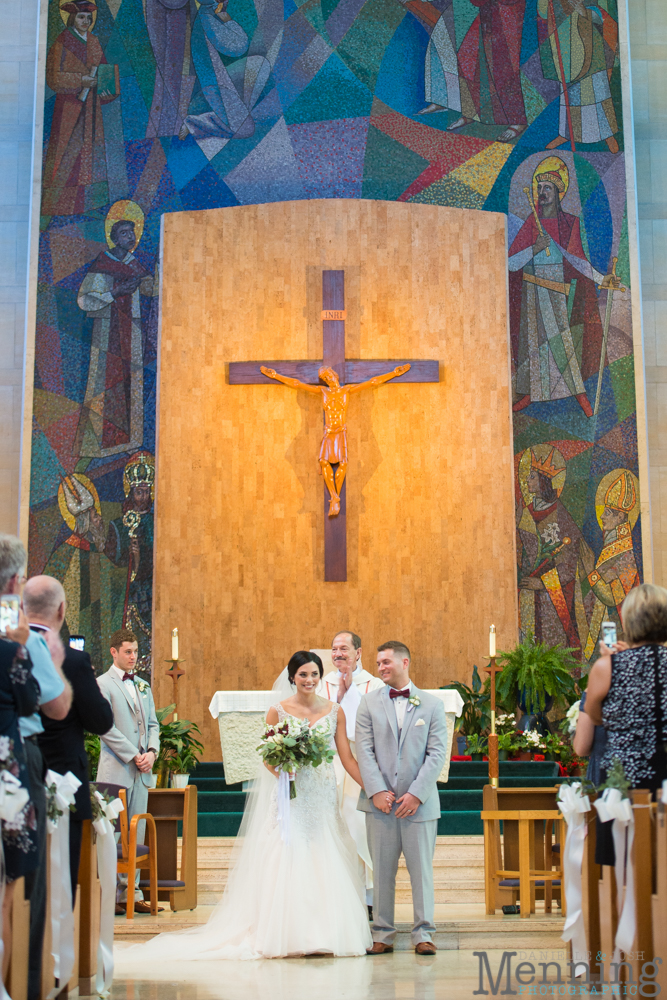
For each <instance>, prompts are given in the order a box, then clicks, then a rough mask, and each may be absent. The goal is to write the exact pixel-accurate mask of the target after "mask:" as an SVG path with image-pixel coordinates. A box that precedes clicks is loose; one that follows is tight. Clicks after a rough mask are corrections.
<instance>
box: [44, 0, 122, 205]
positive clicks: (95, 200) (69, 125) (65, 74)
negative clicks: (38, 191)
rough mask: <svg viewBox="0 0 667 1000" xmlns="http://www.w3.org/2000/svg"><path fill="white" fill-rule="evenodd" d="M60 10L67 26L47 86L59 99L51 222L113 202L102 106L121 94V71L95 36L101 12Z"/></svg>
mask: <svg viewBox="0 0 667 1000" xmlns="http://www.w3.org/2000/svg"><path fill="white" fill-rule="evenodd" d="M60 10H61V11H62V12H64V13H65V14H66V15H67V26H66V28H65V30H64V31H61V33H60V34H59V35H58V37H57V38H56V40H55V42H54V43H53V45H52V46H51V48H50V49H49V53H48V56H47V58H46V82H47V84H48V86H49V87H50V88H51V90H52V91H54V93H55V95H56V98H55V104H54V106H53V117H52V120H51V129H50V132H49V145H48V149H47V151H46V160H45V163H44V174H43V181H42V185H43V198H42V215H46V216H49V215H74V214H81V213H83V212H86V211H89V210H90V209H93V208H97V207H99V206H100V205H104V204H105V202H108V200H109V192H108V189H107V183H106V182H107V161H106V151H105V143H104V120H103V116H102V105H104V104H108V103H109V102H110V101H114V100H115V99H116V98H117V97H118V95H119V93H120V85H119V79H118V67H110V66H108V64H107V60H106V57H105V55H104V52H103V51H102V46H101V45H100V43H99V41H98V39H97V38H96V37H95V35H93V33H92V28H93V21H94V16H95V15H96V13H97V6H96V5H95V4H94V3H92V2H91V0H71V2H70V3H65V4H63V5H62V6H61V8H60ZM102 67H105V70H104V71H102Z"/></svg>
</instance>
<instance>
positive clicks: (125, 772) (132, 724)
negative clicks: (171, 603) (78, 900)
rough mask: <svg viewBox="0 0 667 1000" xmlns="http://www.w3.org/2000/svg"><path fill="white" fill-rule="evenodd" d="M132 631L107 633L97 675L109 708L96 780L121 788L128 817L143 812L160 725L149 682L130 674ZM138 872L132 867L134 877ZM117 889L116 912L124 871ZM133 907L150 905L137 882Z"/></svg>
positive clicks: (140, 909)
mask: <svg viewBox="0 0 667 1000" xmlns="http://www.w3.org/2000/svg"><path fill="white" fill-rule="evenodd" d="M138 650H139V646H138V643H137V637H136V635H135V634H134V632H131V631H130V630H129V629H119V630H118V631H117V632H114V634H113V635H112V636H111V656H112V658H113V666H111V667H109V669H108V670H107V672H106V673H105V674H102V675H101V677H98V678H97V683H98V685H99V688H100V691H101V692H102V694H103V695H104V697H105V698H106V699H107V701H108V702H109V703H110V705H111V708H112V709H113V721H114V724H113V726H112V728H111V729H110V730H109V731H108V732H107V733H105V734H104V736H102V737H100V739H101V741H102V747H101V750H100V763H99V766H98V769H97V780H98V781H108V782H109V783H110V784H114V785H124V787H125V788H127V819H128V823H129V821H130V820H131V819H132V817H133V816H134V815H135V813H145V812H146V808H147V806H148V789H149V788H150V787H151V786H152V784H153V776H152V771H153V764H154V763H155V759H156V758H157V755H158V752H159V750H160V726H159V723H158V721H157V716H156V715H155V704H154V702H153V693H152V691H151V689H150V685H149V684H147V683H146V682H145V681H143V680H141V678H138V677H135V675H134V672H135V670H136V666H137V657H138V655H139V652H138ZM145 826H146V823H145V821H144V820H142V821H141V822H140V823H139V827H138V829H137V841H138V843H140V844H141V843H143V840H144V828H145ZM139 875H140V872H138V871H137V883H138V882H139ZM118 878H119V883H120V886H121V888H122V890H123V891H122V894H121V897H120V900H119V902H118V904H117V907H116V912H117V913H118V912H125V911H124V909H123V908H122V906H121V905H120V904H121V903H122V902H124V897H125V896H126V895H127V875H119V877H118ZM134 900H135V902H134V910H135V913H150V906H149V905H148V903H147V902H146V901H145V900H144V898H143V893H142V892H141V890H140V889H139V888H138V887H137V889H136V890H135V897H134Z"/></svg>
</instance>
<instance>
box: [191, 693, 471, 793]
mask: <svg viewBox="0 0 667 1000" xmlns="http://www.w3.org/2000/svg"><path fill="white" fill-rule="evenodd" d="M428 694H432V695H435V697H436V698H440V700H441V701H442V703H443V705H444V708H445V719H446V720H447V757H446V759H445V763H444V766H443V768H442V771H441V772H440V777H439V779H438V780H439V781H447V780H448V778H449V762H450V758H451V754H452V743H453V740H454V726H455V724H456V723H455V720H456V718H457V717H458V716H460V715H461V712H462V710H463V699H462V698H461V695H460V694H459V693H458V691H453V690H451V689H448V690H442V689H439V688H438V689H436V690H434V691H428ZM279 697H280V696H279V695H278V694H277V693H276V692H275V691H216V692H215V694H214V695H213V698H212V699H211V704H210V705H209V706H208V709H209V712H210V713H211V715H212V716H213V718H214V719H217V720H218V728H219V730H220V747H221V749H222V759H223V761H224V765H225V780H226V781H227V784H229V785H232V784H236V783H237V782H239V781H248V780H249V779H250V778H253V777H254V776H255V773H256V771H257V765H258V762H259V754H258V753H257V745H258V743H259V740H260V737H261V733H262V727H263V725H264V719H265V717H266V713H267V711H268V710H269V708H270V707H271V705H273V704H274V703H275V701H276V700H277V699H278V698H279Z"/></svg>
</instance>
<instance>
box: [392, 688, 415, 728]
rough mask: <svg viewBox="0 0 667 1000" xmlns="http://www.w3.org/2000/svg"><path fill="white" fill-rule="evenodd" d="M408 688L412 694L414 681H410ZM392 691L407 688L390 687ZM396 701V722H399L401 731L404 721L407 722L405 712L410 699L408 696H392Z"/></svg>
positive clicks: (394, 701)
mask: <svg viewBox="0 0 667 1000" xmlns="http://www.w3.org/2000/svg"><path fill="white" fill-rule="evenodd" d="M408 689H409V691H410V694H412V681H409V682H408ZM389 690H390V691H397V690H398V691H405V688H390V689H389ZM391 700H392V701H393V703H394V708H395V709H396V722H397V723H398V731H399V733H400V731H401V729H402V728H403V723H404V722H405V713H406V712H407V710H408V699H407V698H392V699H391Z"/></svg>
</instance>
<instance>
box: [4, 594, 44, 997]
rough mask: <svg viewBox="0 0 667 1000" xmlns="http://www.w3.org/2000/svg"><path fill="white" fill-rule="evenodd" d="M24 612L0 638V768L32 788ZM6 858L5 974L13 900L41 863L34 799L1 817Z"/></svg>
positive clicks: (31, 699) (30, 684)
mask: <svg viewBox="0 0 667 1000" xmlns="http://www.w3.org/2000/svg"><path fill="white" fill-rule="evenodd" d="M28 634H29V632H28V623H27V620H26V618H25V615H24V614H23V613H22V612H21V614H20V616H19V627H18V628H17V629H13V630H7V632H6V634H5V635H4V636H3V637H2V638H0V768H1V769H2V770H9V771H11V772H12V773H13V774H14V775H15V776H16V777H17V778H18V780H19V781H20V783H21V787H22V788H23V789H27V790H28V791H30V784H29V778H28V768H27V765H26V756H25V749H24V747H23V743H22V741H21V736H20V733H19V725H18V723H19V717H20V716H25V715H32V713H33V712H34V711H35V708H36V707H37V698H38V696H39V688H38V686H37V684H36V682H35V679H34V677H33V676H32V664H31V662H30V657H29V655H28V652H27V650H26V648H25V643H26V641H27V639H28ZM0 825H1V827H2V847H3V850H4V856H5V889H4V897H3V901H2V942H3V946H4V954H3V961H2V975H3V978H4V977H6V975H7V970H8V966H9V960H10V957H11V954H12V903H13V899H14V886H15V884H16V879H17V878H21V877H22V876H25V877H28V876H29V875H32V874H33V872H34V871H35V870H36V868H37V864H38V860H39V857H38V850H37V820H36V817H35V807H34V804H33V802H32V800H30V799H29V800H28V801H27V802H26V804H25V805H24V806H23V808H22V809H21V811H20V812H19V813H18V815H17V816H16V817H15V818H14V820H12V822H11V823H7V822H5V821H2V823H1V824H0Z"/></svg>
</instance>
